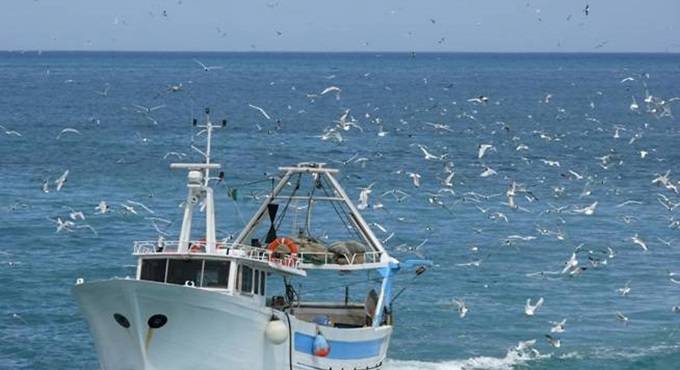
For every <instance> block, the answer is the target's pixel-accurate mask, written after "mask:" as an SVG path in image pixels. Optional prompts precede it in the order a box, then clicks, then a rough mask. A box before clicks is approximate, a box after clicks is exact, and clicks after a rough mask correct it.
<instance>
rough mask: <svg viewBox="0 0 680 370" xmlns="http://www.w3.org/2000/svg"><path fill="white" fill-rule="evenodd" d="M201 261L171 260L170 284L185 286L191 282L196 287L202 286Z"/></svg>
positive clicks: (169, 270)
mask: <svg viewBox="0 0 680 370" xmlns="http://www.w3.org/2000/svg"><path fill="white" fill-rule="evenodd" d="M202 270H203V261H201V260H178V259H171V260H170V263H169V264H168V283H170V284H180V285H184V284H186V282H187V281H191V282H193V283H194V284H196V285H200V284H201V271H202Z"/></svg>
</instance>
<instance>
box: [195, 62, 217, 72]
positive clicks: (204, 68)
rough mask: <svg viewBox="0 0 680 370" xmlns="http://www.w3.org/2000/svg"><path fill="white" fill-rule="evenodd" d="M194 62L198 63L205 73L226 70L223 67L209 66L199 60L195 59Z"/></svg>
mask: <svg viewBox="0 0 680 370" xmlns="http://www.w3.org/2000/svg"><path fill="white" fill-rule="evenodd" d="M194 62H196V63H197V64H198V65H200V66H201V68H203V70H204V71H205V72H210V71H213V70H216V69H222V68H224V67H222V66H207V65H205V64H203V62H201V61H200V60H198V59H194Z"/></svg>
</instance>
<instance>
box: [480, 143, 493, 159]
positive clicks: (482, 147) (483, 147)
mask: <svg viewBox="0 0 680 370" xmlns="http://www.w3.org/2000/svg"><path fill="white" fill-rule="evenodd" d="M478 149H479V151H478V152H477V159H482V158H483V157H484V155H485V154H486V152H487V151H489V150H496V148H494V146H493V145H491V144H479V148H478Z"/></svg>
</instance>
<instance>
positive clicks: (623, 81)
mask: <svg viewBox="0 0 680 370" xmlns="http://www.w3.org/2000/svg"><path fill="white" fill-rule="evenodd" d="M628 81H635V79H634V78H633V77H626V78H624V79H623V80H621V81H620V83H622V84H623V83H626V82H628Z"/></svg>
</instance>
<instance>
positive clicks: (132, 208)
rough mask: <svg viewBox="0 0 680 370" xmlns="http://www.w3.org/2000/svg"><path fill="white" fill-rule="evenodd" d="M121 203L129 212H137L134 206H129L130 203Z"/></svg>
mask: <svg viewBox="0 0 680 370" xmlns="http://www.w3.org/2000/svg"><path fill="white" fill-rule="evenodd" d="M120 205H121V207H123V208H124V209H125V211H127V212H128V213H132V214H134V215H136V214H137V210H136V209H135V208H134V207H132V206H129V205H127V204H125V203H121V204H120Z"/></svg>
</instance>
